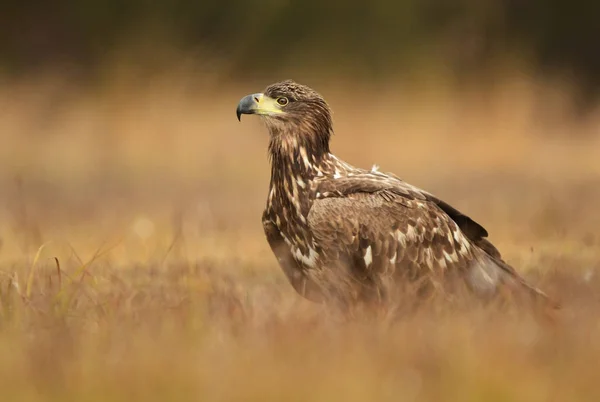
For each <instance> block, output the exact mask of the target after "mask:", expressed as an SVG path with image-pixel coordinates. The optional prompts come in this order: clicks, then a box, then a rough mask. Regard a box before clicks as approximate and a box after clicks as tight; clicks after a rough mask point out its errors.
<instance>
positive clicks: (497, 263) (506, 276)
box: [476, 238, 561, 309]
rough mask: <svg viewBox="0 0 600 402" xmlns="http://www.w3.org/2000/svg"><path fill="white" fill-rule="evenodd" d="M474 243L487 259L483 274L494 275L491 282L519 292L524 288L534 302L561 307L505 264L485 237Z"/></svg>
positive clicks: (490, 276) (489, 276) (555, 307)
mask: <svg viewBox="0 0 600 402" xmlns="http://www.w3.org/2000/svg"><path fill="white" fill-rule="evenodd" d="M476 244H477V246H478V247H479V248H481V249H482V250H483V251H484V252H485V254H486V257H487V259H488V264H484V265H486V266H487V267H484V269H483V271H484V272H483V274H484V275H486V277H488V278H493V277H496V278H497V281H493V282H498V283H497V284H498V285H499V286H498V287H501V286H505V287H508V288H509V289H511V290H516V291H517V293H521V294H522V293H523V292H522V291H523V290H524V291H525V293H526V294H527V295H529V296H531V297H532V298H533V300H534V301H536V302H538V301H539V302H542V304H543V305H545V306H549V307H551V308H553V309H560V308H561V305H560V303H558V302H557V301H556V300H554V299H552V298H551V297H550V296H548V294H546V292H544V291H543V290H541V289H539V288H538V287H536V286H533V285H532V284H530V283H529V282H527V281H526V280H525V279H524V278H523V277H522V276H521V275H520V274H519V273H518V272H517V271H516V270H515V269H514V268H513V267H512V266H510V265H509V264H507V263H506V262H505V261H504V260H503V259H502V257H501V255H500V252H498V250H497V249H496V247H494V245H493V244H492V243H491V242H489V241H488V240H487V239H485V238H481V239H479V241H478V242H477V243H476ZM490 265H491V266H493V267H494V268H493V269H492V270H490V269H489V266H490ZM486 268H487V269H486ZM485 271H488V272H485ZM495 287H496V286H495Z"/></svg>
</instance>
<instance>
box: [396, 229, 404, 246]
mask: <svg viewBox="0 0 600 402" xmlns="http://www.w3.org/2000/svg"><path fill="white" fill-rule="evenodd" d="M396 238H397V239H398V243H400V246H402V247H406V235H405V234H404V233H402V232H401V231H399V230H397V231H396Z"/></svg>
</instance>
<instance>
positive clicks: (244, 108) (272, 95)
mask: <svg viewBox="0 0 600 402" xmlns="http://www.w3.org/2000/svg"><path fill="white" fill-rule="evenodd" d="M236 114H237V117H238V120H241V116H242V114H257V115H260V116H261V117H262V118H263V120H264V122H265V123H266V125H267V127H268V129H269V133H270V134H271V138H272V139H274V138H277V139H278V141H283V142H288V141H291V142H296V143H304V142H308V143H312V144H314V145H321V146H324V148H326V149H328V144H329V137H330V135H331V132H332V121H331V111H330V109H329V106H328V105H327V102H325V99H323V97H322V96H321V95H319V93H318V92H316V91H315V90H313V89H311V88H309V87H307V86H306V85H302V84H298V83H296V82H294V81H292V80H286V81H282V82H278V83H275V84H271V85H269V86H268V87H267V88H265V90H264V91H263V92H260V93H255V94H252V95H247V96H245V97H243V98H242V99H241V100H240V103H239V104H238V106H237V110H236Z"/></svg>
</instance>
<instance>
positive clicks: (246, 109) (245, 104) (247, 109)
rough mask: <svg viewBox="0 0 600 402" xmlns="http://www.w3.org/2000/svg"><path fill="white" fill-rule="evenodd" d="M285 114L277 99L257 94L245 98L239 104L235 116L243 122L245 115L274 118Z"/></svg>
mask: <svg viewBox="0 0 600 402" xmlns="http://www.w3.org/2000/svg"><path fill="white" fill-rule="evenodd" d="M281 113H284V112H283V110H281V107H280V106H279V105H278V104H277V102H276V101H275V99H273V98H271V97H269V96H266V95H265V94H261V93H256V94H252V95H248V96H244V97H243V98H242V99H241V100H240V103H238V106H237V109H236V111H235V114H236V116H237V118H238V120H240V121H241V119H242V115H243V114H258V115H263V116H272V115H275V114H281Z"/></svg>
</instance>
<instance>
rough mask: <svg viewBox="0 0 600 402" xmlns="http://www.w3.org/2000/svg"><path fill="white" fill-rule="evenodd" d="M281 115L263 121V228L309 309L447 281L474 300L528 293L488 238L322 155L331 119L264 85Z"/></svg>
mask: <svg viewBox="0 0 600 402" xmlns="http://www.w3.org/2000/svg"><path fill="white" fill-rule="evenodd" d="M264 93H265V95H266V96H269V97H271V98H273V99H278V98H280V97H285V98H286V102H284V103H286V104H285V107H284V108H283V109H282V110H283V111H284V112H285V113H280V114H276V115H272V116H263V120H264V122H265V123H266V125H267V128H268V130H269V134H270V145H269V153H270V158H271V183H270V187H269V195H268V199H267V205H266V208H265V211H264V213H263V225H264V229H265V234H266V236H267V240H268V242H269V244H270V246H271V249H272V250H273V253H274V254H275V255H276V257H277V259H278V261H279V264H280V265H281V267H282V269H283V271H284V272H285V274H286V276H287V277H288V279H289V280H290V282H291V284H292V285H293V287H294V288H295V289H296V291H298V292H299V293H300V294H302V295H303V296H305V297H307V298H308V299H310V300H314V301H326V300H337V301H342V302H344V303H346V302H347V303H352V302H355V301H358V300H378V301H387V300H391V299H392V298H393V297H394V296H395V295H397V293H398V292H401V291H402V289H405V285H406V284H409V283H410V284H418V287H419V288H423V289H441V288H444V287H445V285H446V284H447V283H448V281H449V278H452V277H453V278H460V280H461V281H462V282H463V283H464V284H465V285H466V286H467V287H468V288H469V289H471V290H473V291H475V292H476V293H477V294H482V295H483V294H485V295H489V294H493V293H495V292H496V290H497V289H498V287H500V286H502V285H504V284H517V286H521V285H524V288H527V289H530V290H532V291H533V292H534V293H536V294H542V293H541V292H540V291H539V290H537V289H536V288H534V287H532V286H530V285H528V284H526V283H525V281H524V280H523V279H522V278H521V277H520V276H519V275H518V274H517V272H516V271H515V270H514V269H513V268H512V267H510V266H509V265H508V264H506V262H504V261H503V260H502V259H501V256H500V253H499V252H498V250H497V249H496V248H495V247H494V246H493V245H492V243H490V242H489V241H488V240H487V239H486V237H487V235H488V233H487V231H486V230H485V229H484V228H483V227H482V226H481V225H479V224H478V223H476V222H475V221H473V220H472V219H471V218H469V217H468V216H466V215H464V214H463V213H461V212H460V211H458V210H457V209H455V208H454V207H452V206H450V205H449V204H447V203H446V202H444V201H442V200H440V199H438V198H437V197H435V196H433V195H431V194H429V193H427V192H425V191H423V190H421V189H419V188H417V187H414V186H412V185H410V184H408V183H406V182H404V181H402V180H401V179H399V178H398V177H396V176H394V175H392V174H384V173H381V172H379V171H377V170H364V169H360V168H356V167H354V166H351V165H349V164H347V163H346V162H344V161H342V160H340V159H338V158H336V157H335V156H334V155H333V154H331V153H330V151H329V139H330V136H331V134H332V132H333V128H332V121H331V112H330V109H329V106H328V105H327V103H326V102H325V100H324V99H323V98H322V97H321V96H320V95H319V94H318V93H317V92H315V91H314V90H312V89H310V88H308V87H306V86H304V85H300V84H297V83H295V82H293V81H290V80H288V81H284V82H281V83H277V84H273V85H270V86H268V87H267V88H266V89H265V91H264Z"/></svg>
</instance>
